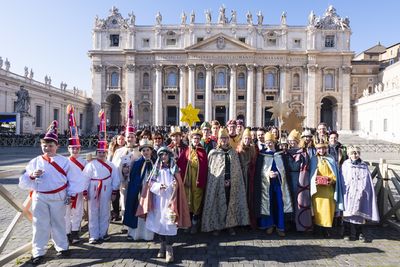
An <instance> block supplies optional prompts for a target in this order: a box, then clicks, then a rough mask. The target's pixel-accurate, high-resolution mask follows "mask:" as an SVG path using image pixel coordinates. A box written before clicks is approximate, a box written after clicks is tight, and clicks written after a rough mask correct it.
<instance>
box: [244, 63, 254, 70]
mask: <svg viewBox="0 0 400 267" xmlns="http://www.w3.org/2000/svg"><path fill="white" fill-rule="evenodd" d="M254 67H256V65H254V64H247V65H246V68H247V70H248V71H253V70H254Z"/></svg>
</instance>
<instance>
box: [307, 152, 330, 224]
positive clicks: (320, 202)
mask: <svg viewBox="0 0 400 267" xmlns="http://www.w3.org/2000/svg"><path fill="white" fill-rule="evenodd" d="M317 175H321V176H328V177H329V178H330V179H331V184H330V185H317V192H316V193H315V194H314V195H313V196H312V205H313V212H314V223H315V224H316V225H319V226H323V227H332V222H333V218H334V216H335V207H336V202H335V199H334V198H333V197H334V193H335V183H336V177H335V175H334V173H333V171H332V170H331V168H330V167H329V164H328V162H327V161H326V160H324V159H322V160H321V159H319V160H318V170H317Z"/></svg>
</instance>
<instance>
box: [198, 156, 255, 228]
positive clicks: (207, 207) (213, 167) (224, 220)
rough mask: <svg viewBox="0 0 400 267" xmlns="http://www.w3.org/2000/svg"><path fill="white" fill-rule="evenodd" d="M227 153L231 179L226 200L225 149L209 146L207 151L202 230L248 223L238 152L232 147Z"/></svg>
mask: <svg viewBox="0 0 400 267" xmlns="http://www.w3.org/2000/svg"><path fill="white" fill-rule="evenodd" d="M227 153H229V158H230V182H231V188H230V196H229V203H226V202H227V201H226V195H225V184H224V183H225V152H224V150H223V149H221V148H216V149H213V150H211V152H210V154H209V155H208V163H209V164H208V167H209V168H208V170H209V172H208V179H207V188H206V193H205V197H204V208H203V216H202V223H201V230H202V231H203V232H211V231H215V230H222V229H225V228H231V227H235V226H239V225H248V224H249V223H250V222H249V212H248V208H247V201H246V191H245V185H244V181H243V175H242V170H241V169H240V161H239V156H238V155H237V153H236V151H235V150H233V149H229V151H228V152H227Z"/></svg>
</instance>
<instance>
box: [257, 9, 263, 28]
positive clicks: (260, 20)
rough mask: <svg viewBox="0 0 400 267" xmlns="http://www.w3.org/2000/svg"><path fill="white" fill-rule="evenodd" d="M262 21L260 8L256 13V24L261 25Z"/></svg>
mask: <svg viewBox="0 0 400 267" xmlns="http://www.w3.org/2000/svg"><path fill="white" fill-rule="evenodd" d="M263 22H264V15H263V14H262V12H261V10H259V11H258V13H257V24H258V25H259V26H261V25H262V24H263Z"/></svg>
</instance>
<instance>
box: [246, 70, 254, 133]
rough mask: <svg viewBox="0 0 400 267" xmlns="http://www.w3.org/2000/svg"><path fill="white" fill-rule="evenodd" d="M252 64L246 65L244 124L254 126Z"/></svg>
mask: <svg viewBox="0 0 400 267" xmlns="http://www.w3.org/2000/svg"><path fill="white" fill-rule="evenodd" d="M253 70H254V65H247V97H246V125H247V126H251V127H253V126H254V119H253V118H254V108H253V107H254V71H253Z"/></svg>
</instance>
